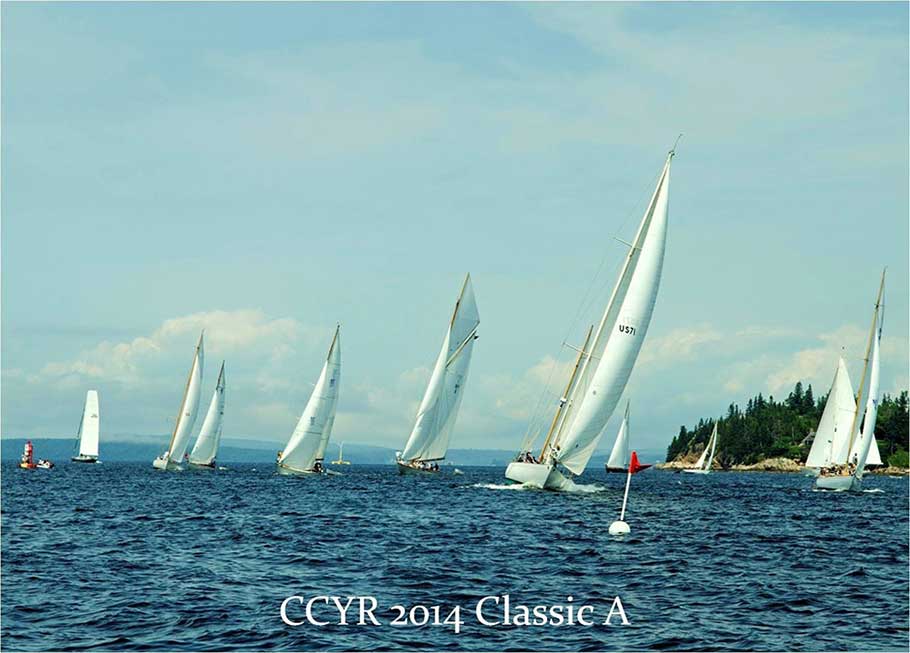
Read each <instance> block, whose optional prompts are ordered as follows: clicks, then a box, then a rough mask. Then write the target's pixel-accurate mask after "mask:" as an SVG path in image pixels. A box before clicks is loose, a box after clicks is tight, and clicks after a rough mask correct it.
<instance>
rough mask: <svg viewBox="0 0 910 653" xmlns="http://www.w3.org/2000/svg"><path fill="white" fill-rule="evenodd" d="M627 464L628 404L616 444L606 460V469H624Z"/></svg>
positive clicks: (627, 403) (627, 404)
mask: <svg viewBox="0 0 910 653" xmlns="http://www.w3.org/2000/svg"><path fill="white" fill-rule="evenodd" d="M628 464H629V402H626V412H625V414H624V415H623V417H622V424H620V426H619V433H618V434H617V436H616V442H614V443H613V450H612V451H611V452H610V459H609V460H607V469H625V468H626V467H627V466H628Z"/></svg>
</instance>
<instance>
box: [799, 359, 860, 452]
mask: <svg viewBox="0 0 910 653" xmlns="http://www.w3.org/2000/svg"><path fill="white" fill-rule="evenodd" d="M855 414H856V399H854V397H853V385H852V384H851V383H850V375H849V373H848V372H847V366H846V365H845V364H844V359H843V358H840V359H838V361H837V371H835V372H834V380H833V381H832V382H831V389H830V390H829V391H828V400H827V401H826V402H825V410H824V411H823V412H822V416H821V419H820V420H819V421H818V429H817V430H816V431H815V439H814V440H813V441H812V448H811V449H809V456H808V457H807V458H806V467H818V468H821V467H827V466H828V465H831V464H834V463H844V462H846V461H847V446H848V443H849V441H850V426H851V425H852V424H853V418H854V415H855Z"/></svg>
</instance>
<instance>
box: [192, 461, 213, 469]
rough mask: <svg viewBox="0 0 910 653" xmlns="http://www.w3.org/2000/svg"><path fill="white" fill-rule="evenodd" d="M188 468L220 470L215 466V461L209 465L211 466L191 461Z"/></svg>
mask: <svg viewBox="0 0 910 653" xmlns="http://www.w3.org/2000/svg"><path fill="white" fill-rule="evenodd" d="M187 466H188V467H189V468H190V469H218V466H217V465H216V464H215V461H214V460H213V461H212V462H211V463H209V464H205V463H194V462H193V461H192V460H191V461H189V462H188V463H187Z"/></svg>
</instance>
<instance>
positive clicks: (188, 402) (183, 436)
mask: <svg viewBox="0 0 910 653" xmlns="http://www.w3.org/2000/svg"><path fill="white" fill-rule="evenodd" d="M203 335H204V334H199V343H198V344H197V345H196V354H195V355H194V356H193V366H192V367H191V368H190V375H189V377H188V378H187V380H186V389H185V390H184V392H183V401H182V402H181V403H180V412H179V413H177V422H176V424H174V433H173V435H171V441H170V443H169V444H168V448H167V451H166V452H165V453H164V455H162V456H161V458H159V459H158V461H160V463H159V462H157V461H156V465H155V466H156V467H158V466H159V464H160V465H161V466H162V467H163V468H167V467H168V466H171V467H173V466H179V465H180V463H181V462H182V461H183V454H184V453H185V452H186V446H187V444H188V443H189V439H190V434H191V433H192V431H193V424H195V423H196V413H198V412H199V395H200V393H201V390H202V367H203V362H204V353H203V344H202V338H203Z"/></svg>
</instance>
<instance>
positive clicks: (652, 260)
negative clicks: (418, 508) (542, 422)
mask: <svg viewBox="0 0 910 653" xmlns="http://www.w3.org/2000/svg"><path fill="white" fill-rule="evenodd" d="M674 154H675V150H671V151H670V152H669V153H668V154H667V159H666V162H665V163H664V167H663V170H662V171H661V174H660V178H659V179H658V182H657V186H656V188H655V189H654V193H653V195H652V196H651V200H650V202H648V207H647V209H646V211H645V214H644V217H643V218H642V220H641V224H640V225H639V227H638V232H637V233H636V235H635V239H634V240H633V241H632V244H631V245H630V247H629V253H628V255H627V256H626V259H625V263H624V265H623V268H622V272H621V273H620V275H619V279H618V280H617V282H616V286H615V287H614V288H613V294H612V295H611V297H610V301H609V303H608V304H607V306H606V309H605V310H604V314H603V317H602V318H601V320H600V324H599V325H598V327H597V331H596V332H595V333H594V336H593V339H592V338H591V337H590V334H591V332H590V331H589V337H588V339H587V340H586V341H585V345H584V346H583V347H582V348H581V350H580V352H579V356H578V360H577V361H576V365H575V369H574V371H573V373H572V376H571V377H570V379H569V383H568V385H567V386H566V392H565V394H564V395H563V397H562V399H560V401H559V406H558V408H557V410H556V415H555V416H554V418H553V421H552V423H551V426H550V430H549V432H548V433H547V436H546V439H545V440H544V444H543V448H542V449H541V452H540V455H539V456H537V457H536V458H535V457H534V456H533V455H532V454H531V452H530V451H529V450H525V451H522V452H520V453H519V455H518V457H517V458H516V460H515V462H513V463H511V464H510V465H509V466H508V468H507V469H506V477H507V478H509V479H510V480H513V481H516V482H518V483H524V484H527V485H531V486H535V487H541V488H546V489H553V490H558V489H563V488H567V487H570V486H571V481H570V480H569V479H568V478H567V477H566V476H564V475H563V473H562V472H561V471H560V467H562V468H564V469H565V470H566V471H567V473H568V474H569V475H570V476H571V475H577V474H581V473H582V472H583V471H584V470H585V467H586V466H587V464H588V461H589V460H590V459H591V456H592V455H593V453H594V450H595V448H596V447H597V444H598V442H599V441H600V438H601V435H602V433H603V429H604V426H606V423H607V421H608V420H609V419H610V416H611V415H612V413H613V410H614V409H615V408H616V404H617V403H618V402H619V398H620V396H621V395H622V393H623V390H624V389H625V387H626V382H627V381H628V380H629V375H630V374H631V373H632V367H633V366H634V365H635V360H636V359H637V358H638V352H639V351H640V350H641V345H642V342H643V341H644V338H645V334H646V333H647V331H648V325H649V324H650V322H651V314H652V312H653V310H654V302H655V300H656V298H657V289H658V287H659V285H660V275H661V270H662V268H663V260H664V250H665V248H666V237H667V206H668V201H669V187H670V163H671V161H672V160H673V156H674ZM589 343H590V348H589Z"/></svg>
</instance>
